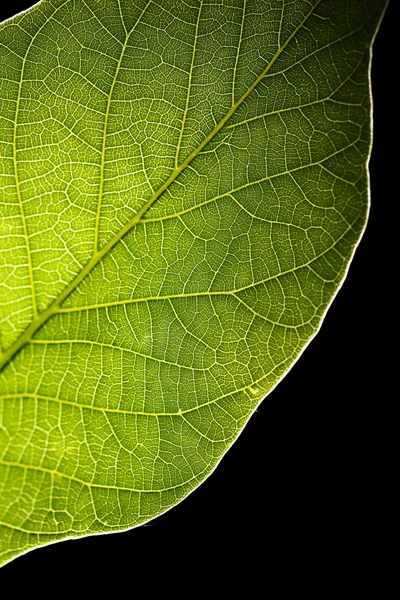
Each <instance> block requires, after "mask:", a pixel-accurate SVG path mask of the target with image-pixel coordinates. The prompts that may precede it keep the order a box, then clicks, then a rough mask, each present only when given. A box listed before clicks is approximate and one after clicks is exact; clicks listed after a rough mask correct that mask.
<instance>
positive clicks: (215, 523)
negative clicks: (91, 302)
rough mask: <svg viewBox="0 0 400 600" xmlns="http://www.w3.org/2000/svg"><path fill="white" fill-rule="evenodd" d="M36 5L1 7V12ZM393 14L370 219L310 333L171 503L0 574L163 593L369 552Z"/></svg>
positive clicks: (377, 99)
mask: <svg viewBox="0 0 400 600" xmlns="http://www.w3.org/2000/svg"><path fill="white" fill-rule="evenodd" d="M32 4H33V2H26V3H23V2H19V3H13V4H12V6H11V7H10V8H5V7H4V6H2V8H1V9H0V17H1V20H3V19H5V18H8V17H9V16H12V15H13V14H15V13H16V12H18V11H19V10H22V9H24V8H26V7H28V6H30V5H32ZM393 20H394V8H393V2H392V4H391V5H390V6H389V8H388V10H387V13H386V16H385V18H384V21H383V23H382V26H381V29H380V31H379V33H378V35H377V39H376V41H375V46H374V57H373V70H372V83H373V97H374V146H373V152H372V157H371V161H370V173H371V197H372V207H371V214H370V220H369V224H368V227H367V230H366V233H365V235H364V237H363V239H362V241H361V243H360V245H359V248H358V250H357V252H356V255H355V257H354V260H353V263H352V265H351V267H350V271H349V274H348V276H347V279H346V281H345V283H344V284H343V287H342V289H341V290H340V292H339V294H338V296H337V298H336V299H335V301H334V302H333V304H332V306H331V308H330V310H329V312H328V314H327V316H326V318H325V321H324V323H323V326H322V329H321V331H320V332H319V334H318V335H317V337H316V338H315V340H314V341H313V342H312V343H311V344H310V346H309V347H308V348H307V350H306V351H305V353H304V355H303V356H302V357H301V359H300V360H299V362H298V363H297V364H296V365H295V366H294V367H293V368H292V370H291V371H290V373H289V374H288V375H287V376H286V377H285V378H284V379H283V381H282V382H281V383H280V384H279V386H278V387H277V388H276V389H275V390H274V392H273V393H272V394H271V395H270V396H269V397H268V398H267V399H266V400H264V402H263V403H262V405H261V406H260V408H259V410H258V411H257V412H256V413H255V414H254V416H253V417H252V418H251V420H250V422H249V423H248V425H247V427H246V428H245V430H244V432H243V433H242V435H241V436H240V438H239V439H238V441H237V442H236V443H235V444H234V446H233V447H232V448H231V450H229V452H228V453H227V455H226V456H225V457H224V459H223V460H222V463H221V464H220V465H219V467H218V468H217V470H216V471H215V472H214V473H213V474H212V475H211V476H210V477H209V479H207V480H206V481H205V483H203V484H202V485H201V486H200V487H199V488H198V489H197V490H196V491H195V492H193V493H192V494H191V495H190V496H189V497H188V498H186V499H185V500H184V501H183V502H182V503H181V504H179V505H178V506H176V507H175V508H173V509H172V510H170V511H169V512H167V513H166V514H164V515H162V516H161V517H159V518H158V519H155V520H154V521H152V522H151V523H150V524H148V525H146V526H143V527H140V528H137V529H133V530H131V531H128V532H124V533H119V534H111V535H105V536H94V537H88V538H83V539H78V540H72V541H66V542H61V543H57V544H55V545H50V546H47V547H44V548H40V549H37V550H35V551H33V552H29V553H28V554H26V555H24V556H21V557H20V558H18V559H17V560H15V561H13V562H12V563H9V564H8V565H7V566H5V567H4V568H3V569H2V570H1V572H0V580H1V581H2V582H4V583H6V582H7V581H8V582H17V581H21V577H23V578H25V577H26V578H27V580H30V581H33V582H34V581H36V582H39V581H42V582H43V583H44V582H45V581H48V580H49V577H51V578H52V579H54V580H59V581H60V582H65V581H68V577H69V576H70V575H71V574H73V575H74V579H75V577H76V576H79V575H83V576H84V575H85V574H87V573H88V572H90V573H91V577H92V578H93V577H95V578H98V579H99V580H101V579H102V576H103V574H108V575H109V574H110V573H111V574H113V578H114V577H116V575H117V574H118V573H119V572H120V573H121V576H123V574H127V575H132V576H134V577H135V579H136V576H137V575H139V576H140V578H147V577H149V576H150V577H152V578H153V580H154V579H157V576H158V575H157V574H159V573H160V569H162V571H163V572H164V571H165V572H168V571H169V572H170V574H169V579H168V581H169V584H170V585H171V586H172V588H171V590H172V589H173V587H174V583H173V582H174V577H173V574H174V573H176V574H177V575H179V573H180V570H181V569H182V568H185V569H186V570H187V569H193V573H192V574H193V583H194V585H195V586H196V581H200V580H202V579H203V576H204V575H206V574H207V573H209V572H210V571H209V569H210V567H212V570H213V571H219V573H220V574H222V576H224V574H225V575H226V576H227V577H228V578H232V576H233V577H234V576H235V575H236V574H238V575H239V573H241V576H243V575H244V576H246V573H245V572H241V570H242V568H243V559H246V558H247V559H248V560H249V561H250V564H251V565H252V566H253V568H254V569H255V568H256V567H255V565H257V567H258V568H260V566H261V576H264V575H265V581H266V585H268V579H269V577H270V575H271V565H272V564H277V563H280V566H281V568H282V565H287V568H288V572H287V577H289V578H290V577H292V576H293V572H294V571H296V565H298V564H302V565H304V564H307V565H308V567H307V568H308V569H309V571H308V570H307V569H306V571H305V572H306V574H307V573H310V574H312V573H313V572H314V570H315V568H316V565H318V569H321V568H322V569H323V568H325V566H327V565H329V564H330V565H331V566H332V568H333V569H336V568H337V570H338V572H343V570H345V571H346V570H348V571H349V572H351V571H352V570H353V569H354V565H355V564H356V563H357V561H358V560H359V557H360V554H361V555H362V556H366V555H367V554H368V552H369V550H370V551H371V552H374V545H375V542H374V540H375V539H376V536H377V535H378V536H379V530H380V527H381V524H380V517H379V513H380V511H381V510H382V504H380V503H379V502H378V504H377V498H378V495H377V490H382V493H384V490H385V480H384V474H383V472H382V466H383V465H382V463H384V462H385V461H386V455H385V447H386V443H387V442H386V441H385V442H382V439H383V438H382V430H383V429H384V428H385V426H386V425H385V423H384V421H385V412H386V409H385V410H382V409H383V406H384V404H385V403H386V399H387V394H386V392H385V389H384V386H385V384H384V381H385V379H386V377H387V370H388V367H387V350H388V346H387V344H388V340H389V338H390V337H392V336H395V334H394V330H393V327H394V316H395V307H394V306H393V289H392V285H391V283H390V282H391V281H394V278H393V277H392V278H390V277H386V276H385V275H384V272H383V265H384V264H386V265H387V264H389V267H390V256H391V252H390V248H389V240H390V238H393V237H394V220H393V218H391V217H390V216H389V217H388V215H387V213H389V210H390V213H389V215H390V214H392V210H393V209H392V207H389V202H390V200H391V199H392V198H391V194H390V189H391V187H392V184H393V182H394V175H393V173H394V170H395V166H394V155H393V151H392V150H391V148H390V138H391V135H392V134H393V115H394V114H395V112H394V110H395V109H394V100H391V99H390V98H389V96H390V91H389V79H390V72H393V69H394V60H393V53H392V48H390V47H389V45H390V44H393V50H394V42H391V41H390V40H391V35H390V31H391V23H392V22H393ZM0 41H1V40H0ZM391 103H392V104H391ZM387 128H388V130H389V135H387V134H386V130H387ZM393 200H394V199H393ZM394 268H395V267H394V265H393V262H392V269H394ZM392 274H393V271H392ZM395 339H396V338H395ZM382 444H383V445H382ZM203 546H204V550H203V549H202V547H203ZM222 557H225V558H227V559H228V561H229V562H228V567H226V566H225V567H224V566H222V564H221V561H220V558H222ZM199 558H200V562H199ZM183 565H184V567H183ZM236 570H238V571H237V573H236ZM31 576H32V577H34V579H31ZM148 581H149V582H150V583H151V582H152V580H151V579H150V580H148ZM40 587H41V586H40Z"/></svg>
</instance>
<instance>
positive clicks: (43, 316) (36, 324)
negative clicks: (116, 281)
mask: <svg viewBox="0 0 400 600" xmlns="http://www.w3.org/2000/svg"><path fill="white" fill-rule="evenodd" d="M321 1H322V0H317V2H316V3H315V4H314V6H313V7H312V9H311V10H310V11H309V12H308V13H307V15H306V16H305V17H304V19H303V20H302V21H301V23H300V24H299V25H298V26H297V27H296V29H294V31H293V32H292V34H291V35H290V36H289V37H288V38H287V40H286V42H285V43H284V44H283V45H282V46H281V47H280V48H278V50H277V52H276V53H275V55H274V56H273V58H272V59H271V61H270V62H269V63H268V65H267V66H266V67H265V69H264V70H263V72H262V73H261V75H259V77H257V79H256V80H255V81H254V82H253V84H252V85H251V86H250V87H249V88H248V89H247V91H246V92H245V93H244V94H243V96H242V97H241V98H240V99H239V100H238V101H237V102H236V103H235V104H233V105H232V107H231V108H230V110H229V111H228V112H227V113H226V115H225V117H224V118H223V119H221V121H220V122H219V123H218V124H217V125H216V126H215V127H214V129H213V130H212V131H211V132H210V133H209V134H208V136H207V137H205V138H204V140H203V141H202V142H201V143H200V144H199V145H198V146H197V148H195V150H193V152H192V153H191V154H190V155H189V156H188V157H187V158H186V159H185V160H184V161H183V162H182V163H181V164H180V165H178V166H177V167H176V168H175V169H174V170H173V171H172V173H171V175H170V176H169V177H168V179H167V180H166V181H165V182H164V183H163V185H162V186H161V187H160V188H159V189H158V190H157V191H156V192H154V194H153V195H152V196H151V197H150V198H149V200H148V201H147V202H146V203H145V204H144V205H143V206H142V208H141V209H140V210H139V211H138V212H137V213H136V215H135V216H134V217H132V219H131V220H130V221H128V223H127V224H126V225H125V226H124V227H123V228H122V229H121V230H120V231H119V232H118V233H117V234H116V235H115V236H114V237H113V238H112V239H111V240H110V241H109V242H108V243H107V244H106V245H105V246H103V248H102V249H101V250H98V251H95V252H94V254H93V256H92V258H91V259H90V261H89V262H88V263H87V264H86V266H85V267H84V268H83V269H82V271H81V272H80V273H79V274H78V275H77V276H76V277H75V278H74V279H73V280H72V281H71V283H69V285H67V287H66V288H64V290H63V291H62V292H61V294H60V295H59V296H58V297H57V298H56V299H55V300H54V302H53V303H52V304H51V305H50V306H49V307H48V308H47V309H46V310H44V311H43V312H42V313H40V314H39V315H38V317H37V318H36V319H34V320H33V321H32V323H31V324H30V325H29V327H28V328H27V329H26V330H25V331H24V333H22V334H21V336H20V337H19V338H18V339H17V340H16V341H15V342H14V344H13V345H12V346H10V348H9V349H8V350H6V352H5V353H4V354H3V355H2V357H1V359H0V371H1V370H2V369H3V368H4V367H5V366H6V365H7V364H8V363H9V362H10V360H11V359H13V358H14V356H15V355H16V354H17V353H18V352H19V351H20V350H21V348H23V347H24V346H25V344H27V343H28V342H29V340H30V339H32V337H33V335H34V334H35V333H36V332H37V331H38V329H40V327H42V325H44V324H45V323H46V322H47V321H48V320H49V319H50V318H51V317H52V316H54V315H55V314H57V312H58V309H59V307H60V305H61V304H62V303H63V302H64V300H66V298H67V297H68V296H69V295H70V294H71V293H72V292H73V291H74V290H75V289H76V288H77V287H78V285H79V284H80V283H81V282H82V281H83V280H84V279H85V277H86V276H87V275H88V274H89V273H90V272H91V271H92V270H93V269H94V268H95V267H96V265H98V264H99V263H100V261H101V260H102V259H103V258H104V256H105V255H106V254H107V253H108V252H110V250H112V248H114V246H116V244H118V242H119V241H120V240H121V239H122V238H123V237H124V236H125V235H126V234H127V233H128V232H129V231H131V229H132V228H133V227H134V226H135V225H137V224H138V223H139V222H140V221H141V219H142V217H143V215H144V214H145V213H146V212H147V211H148V210H149V208H150V207H151V206H152V205H153V204H154V202H156V200H158V198H159V197H160V196H161V195H162V194H163V193H164V192H165V191H166V190H167V189H168V187H169V186H170V185H171V184H172V183H173V182H174V181H175V179H176V178H177V177H178V176H179V175H180V174H181V173H182V171H183V170H184V169H185V168H186V167H187V166H188V165H189V164H190V163H191V162H192V161H193V160H194V159H195V158H196V156H197V155H198V154H199V153H200V152H201V151H202V150H203V149H204V147H205V146H206V145H207V144H208V143H209V142H210V141H211V140H212V139H213V138H214V137H215V136H216V134H217V133H218V132H219V131H221V129H222V128H223V127H224V125H225V124H226V122H227V121H228V120H229V119H230V118H231V116H232V115H233V114H234V113H235V111H236V110H237V109H238V108H239V106H240V105H241V104H242V103H243V102H244V101H245V100H246V98H247V97H248V96H249V95H250V94H251V92H252V91H253V90H254V89H255V87H256V86H257V85H258V84H259V83H260V81H262V79H263V78H264V77H265V75H266V74H267V73H268V71H270V69H271V68H272V66H273V65H274V64H275V62H276V60H277V59H278V58H279V56H280V55H281V54H282V52H283V51H284V49H285V48H286V46H287V45H288V44H289V43H290V41H291V40H292V39H293V37H294V36H295V35H296V33H297V32H298V31H299V30H300V29H301V28H302V27H303V25H304V23H305V22H306V21H307V20H308V19H309V17H310V16H311V15H312V13H313V12H314V10H315V9H316V7H317V6H318V4H320V2H321Z"/></svg>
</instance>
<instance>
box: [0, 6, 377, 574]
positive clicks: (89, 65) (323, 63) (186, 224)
mask: <svg viewBox="0 0 400 600" xmlns="http://www.w3.org/2000/svg"><path fill="white" fill-rule="evenodd" d="M384 6H385V2H383V1H378V2H377V1H376V0H357V1H354V0H351V1H350V0H342V1H338V0H322V1H317V0H314V1H313V2H311V1H307V0H304V1H303V0H296V2H294V3H293V2H290V3H289V2H283V0H265V1H264V2H262V1H261V0H246V1H245V0H237V1H233V0H232V1H229V2H222V0H221V1H218V0H215V1H212V2H211V1H210V2H206V1H200V0H188V1H187V2H185V3H183V2H178V1H171V0H149V1H147V0H146V1H145V0H135V2H129V1H128V0H120V1H118V0H112V1H111V0H107V1H106V0H96V1H95V0H90V1H87V2H84V1H83V0H63V1H61V0H53V1H50V0H42V2H41V3H40V4H38V5H36V6H35V7H33V8H32V9H30V10H29V11H27V12H26V13H23V14H21V15H18V16H16V17H14V18H13V19H11V20H9V21H7V22H5V23H3V24H2V25H1V42H0V46H1V61H0V64H1V70H2V71H1V98H2V109H1V123H2V124H1V134H0V135H1V137H0V140H1V141H0V144H1V156H2V159H1V169H2V170H1V188H2V196H1V210H2V213H1V214H2V221H1V225H2V229H1V258H0V273H1V275H0V289H1V292H2V297H3V298H4V301H3V302H2V305H1V307H0V328H1V329H0V343H1V350H2V357H1V359H0V365H1V367H0V368H1V371H0V393H1V397H0V418H1V420H0V494H1V497H0V561H2V563H3V564H4V563H6V562H8V561H9V560H11V559H12V558H14V557H16V556H18V555H19V554H21V553H23V552H26V551H28V550H30V549H32V548H34V547H36V546H40V545H43V544H47V543H50V542H53V541H56V540H61V539H65V538H70V537H76V536H82V535H88V534H93V533H98V532H105V531H119V530H122V529H127V528H131V527H134V526H136V525H139V524H140V523H143V522H146V521H148V520H150V519H152V518H154V517H155V516H157V515H159V514H160V513H162V512H164V511H165V510H167V509H169V508H170V507H171V506H173V505H174V504H176V503H177V502H179V501H180V500H181V499H183V498H184V497H185V496H187V494H189V493H190V492H191V491H192V490H193V489H194V488H196V487H197V486H198V485H199V484H200V483H201V482H202V481H203V480H204V479H205V478H206V477H207V476H208V475H209V474H210V473H211V472H212V470H213V469H214V468H215V467H216V465H217V464H218V462H219V461H220V460H221V458H222V456H223V455H224V453H225V452H226V451H227V449H228V448H229V447H230V445H231V444H232V442H233V441H234V440H235V439H236V438H237V436H238V435H239V433H240V432H241V430H242V429H243V427H244V425H245V424H246V422H247V421H248V419H249V417H250V416H251V414H252V413H253V412H254V410H255V409H256V407H257V406H258V404H259V403H260V402H261V400H262V399H263V398H264V397H265V396H266V395H267V394H268V393H269V392H270V391H271V390H272V389H273V387H274V386H275V385H276V384H277V383H278V382H279V380H280V379H281V378H282V377H283V376H284V374H285V373H286V372H287V370H288V369H289V368H290V367H291V366H292V365H293V363H294V362H295V361H296V359H297V358H298V357H299V355H300V353H301V352H302V351H303V349H304V347H305V346H306V345H307V344H308V343H309V341H310V340H311V339H312V338H313V336H314V335H315V333H316V332H317V330H318V328H319V326H320V323H321V320H322V318H323V316H324V314H325V312H326V309H327V307H328V306H329V304H330V302H331V301H332V298H333V297H334V295H335V294H336V292H337V290H338V287H339V286H340V283H341V281H342V279H343V277H344V275H345V273H346V269H347V266H348V263H349V261H350V259H351V257H352V255H353V252H354V249H355V246H356V244H357V242H358V240H359V238H360V235H361V234H362V231H363V229H364V226H365V221H366V215H367V208H368V178H367V169H366V161H367V159H368V155H369V149H370V90H369V65H370V46H371V41H372V38H373V35H374V32H375V30H376V28H377V26H378V22H379V19H380V18H381V14H382V12H383V9H384Z"/></svg>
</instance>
